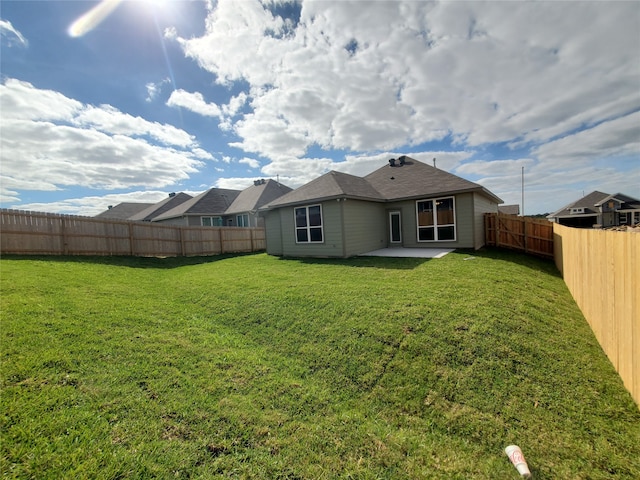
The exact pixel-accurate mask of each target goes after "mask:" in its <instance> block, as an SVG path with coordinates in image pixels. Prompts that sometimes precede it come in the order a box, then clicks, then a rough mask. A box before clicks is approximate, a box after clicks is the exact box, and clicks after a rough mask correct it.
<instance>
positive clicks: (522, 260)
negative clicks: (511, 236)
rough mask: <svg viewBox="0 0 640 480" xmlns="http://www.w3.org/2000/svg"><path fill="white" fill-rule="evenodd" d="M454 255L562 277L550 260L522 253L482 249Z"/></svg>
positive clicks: (490, 248)
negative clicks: (482, 259) (486, 259)
mask: <svg viewBox="0 0 640 480" xmlns="http://www.w3.org/2000/svg"><path fill="white" fill-rule="evenodd" d="M455 253H462V254H466V255H468V256H469V257H479V258H489V259H492V260H499V261H503V262H511V263H516V264H518V265H521V266H523V267H528V268H531V269H533V270H537V271H543V272H544V273H547V274H549V275H552V276H554V277H562V275H561V274H560V272H559V271H558V268H557V267H556V264H555V263H554V261H553V260H552V259H547V258H543V257H538V256H535V255H529V254H526V253H522V252H516V251H513V250H507V249H503V248H494V247H483V248H481V249H480V250H464V249H460V250H456V251H455Z"/></svg>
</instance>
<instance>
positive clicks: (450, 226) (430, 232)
mask: <svg viewBox="0 0 640 480" xmlns="http://www.w3.org/2000/svg"><path fill="white" fill-rule="evenodd" d="M416 217H417V225H418V242H449V241H455V240H456V202H455V198H454V197H443V198H430V199H428V200H418V201H417V202H416Z"/></svg>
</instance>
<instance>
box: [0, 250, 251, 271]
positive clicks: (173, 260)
mask: <svg viewBox="0 0 640 480" xmlns="http://www.w3.org/2000/svg"><path fill="white" fill-rule="evenodd" d="M261 254H263V252H259V253H255V252H254V253H228V254H223V255H210V256H200V257H131V256H107V255H104V256H102V255H86V256H85V255H66V256H65V255H3V256H2V258H3V259H5V260H29V261H32V262H34V261H36V262H37V261H40V262H62V263H91V264H96V265H113V266H118V267H129V268H156V269H171V268H179V267H184V266H188V265H200V264H205V263H214V262H218V261H220V260H226V259H229V258H235V257H244V256H249V255H261Z"/></svg>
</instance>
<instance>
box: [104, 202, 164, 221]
mask: <svg viewBox="0 0 640 480" xmlns="http://www.w3.org/2000/svg"><path fill="white" fill-rule="evenodd" d="M152 205H153V203H135V202H122V203H119V204H118V205H116V206H114V207H109V209H108V210H105V211H104V212H101V213H99V214H98V215H96V218H110V219H114V220H129V219H130V218H129V217H131V216H132V215H135V214H136V213H138V212H140V211H141V210H144V209H146V208H149V207H150V206H152Z"/></svg>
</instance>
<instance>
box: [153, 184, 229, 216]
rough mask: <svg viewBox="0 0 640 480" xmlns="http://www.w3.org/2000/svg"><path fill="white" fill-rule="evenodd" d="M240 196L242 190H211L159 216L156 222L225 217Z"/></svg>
mask: <svg viewBox="0 0 640 480" xmlns="http://www.w3.org/2000/svg"><path fill="white" fill-rule="evenodd" d="M239 194H240V190H229V189H225V188H211V189H209V190H207V191H206V192H202V193H201V194H200V195H198V196H195V197H193V198H191V199H189V200H187V201H186V202H184V203H182V204H181V205H178V206H177V207H175V208H172V209H171V210H169V211H167V212H166V213H164V214H162V215H158V216H157V217H155V218H154V220H166V219H168V218H175V217H182V216H188V215H223V214H224V213H225V211H226V210H227V208H229V206H230V205H231V204H232V203H233V201H234V200H235V199H236V197H237V196H238V195H239Z"/></svg>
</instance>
